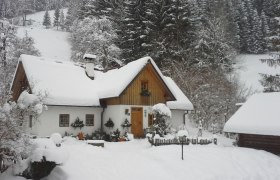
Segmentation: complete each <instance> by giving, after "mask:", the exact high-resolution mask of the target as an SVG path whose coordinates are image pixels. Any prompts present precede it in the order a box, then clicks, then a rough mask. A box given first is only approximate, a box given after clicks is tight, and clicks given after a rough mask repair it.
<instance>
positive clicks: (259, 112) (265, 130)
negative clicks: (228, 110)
mask: <svg viewBox="0 0 280 180" xmlns="http://www.w3.org/2000/svg"><path fill="white" fill-rule="evenodd" d="M279 108H280V93H277V92H275V93H260V94H254V95H253V96H251V97H250V98H249V99H248V100H247V101H246V102H245V103H244V104H243V105H242V106H241V107H240V108H239V109H238V111H237V112H236V113H235V114H234V115H233V116H232V117H231V118H230V119H229V120H228V121H227V123H226V124H225V127H224V131H225V132H230V133H237V134H238V135H239V138H238V145H239V146H241V147H250V148H256V149H263V150H267V151H270V152H273V153H277V154H280V109H279Z"/></svg>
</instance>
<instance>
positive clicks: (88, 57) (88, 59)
mask: <svg viewBox="0 0 280 180" xmlns="http://www.w3.org/2000/svg"><path fill="white" fill-rule="evenodd" d="M83 58H84V60H85V66H86V74H87V76H88V77H89V78H90V79H92V80H93V79H94V61H95V60H96V55H93V54H85V55H84V57H83Z"/></svg>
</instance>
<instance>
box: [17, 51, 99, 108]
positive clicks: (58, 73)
mask: <svg viewBox="0 0 280 180" xmlns="http://www.w3.org/2000/svg"><path fill="white" fill-rule="evenodd" d="M20 61H21V62H22V64H23V67H24V69H25V73H26V76H27V79H28V81H29V83H30V86H31V89H32V92H33V93H34V94H38V93H45V92H46V93H47V98H46V104H50V105H76V106H99V105H100V104H99V98H98V96H97V93H96V91H95V89H96V88H95V85H94V83H93V81H92V80H91V79H89V78H88V77H87V76H86V74H85V70H84V68H82V67H79V66H76V65H74V64H73V63H70V62H63V63H62V62H59V61H54V60H51V59H46V58H42V57H36V56H30V55H21V57H20Z"/></svg>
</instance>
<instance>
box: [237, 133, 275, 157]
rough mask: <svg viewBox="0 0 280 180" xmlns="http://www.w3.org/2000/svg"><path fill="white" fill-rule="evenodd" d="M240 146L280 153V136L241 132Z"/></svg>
mask: <svg viewBox="0 0 280 180" xmlns="http://www.w3.org/2000/svg"><path fill="white" fill-rule="evenodd" d="M238 146H240V147H248V148H254V149H262V150H266V151H268V152H272V153H274V154H280V136H267V135H254V134H239V140H238Z"/></svg>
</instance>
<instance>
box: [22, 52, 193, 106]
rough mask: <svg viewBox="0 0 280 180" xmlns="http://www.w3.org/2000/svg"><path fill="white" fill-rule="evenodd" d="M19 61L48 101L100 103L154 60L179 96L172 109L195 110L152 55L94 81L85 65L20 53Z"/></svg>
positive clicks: (118, 92)
mask: <svg viewBox="0 0 280 180" xmlns="http://www.w3.org/2000/svg"><path fill="white" fill-rule="evenodd" d="M20 61H21V62H22V64H23V67H24V70H25V73H26V76H27V78H28V81H29V83H30V84H31V87H32V92H33V93H40V92H44V91H46V92H47V93H48V98H47V100H46V103H47V104H51V105H73V106H99V105H100V104H99V100H100V99H105V98H111V97H118V96H120V95H121V93H122V92H123V91H124V90H125V89H126V88H127V87H128V85H129V84H130V83H131V82H132V81H133V79H134V78H135V77H136V76H137V75H138V74H139V73H140V72H141V71H142V69H143V68H144V67H145V66H146V65H147V64H148V63H151V64H152V66H153V67H154V69H155V70H156V72H157V73H158V75H159V76H160V78H161V79H162V81H163V82H164V84H165V85H166V88H167V89H168V91H170V93H172V94H171V95H172V96H173V97H175V98H176V101H169V102H168V103H167V104H168V105H170V108H171V109H184V110H192V109H193V105H192V103H191V102H190V101H189V100H188V98H187V97H186V96H185V95H184V94H183V92H182V91H181V90H180V89H179V87H178V86H177V85H176V84H175V82H174V81H172V79H170V78H167V77H165V76H163V74H162V73H161V71H160V70H159V68H158V67H157V65H156V64H155V62H154V61H153V60H152V58H150V57H145V58H141V59H138V60H136V61H133V62H131V63H128V64H127V65H125V66H123V67H122V68H119V69H114V70H110V71H108V72H106V73H103V72H100V71H96V72H95V79H94V80H91V79H90V78H88V77H87V76H86V73H85V70H84V68H83V67H81V66H79V65H78V64H75V63H72V62H61V61H58V60H52V59H46V58H42V57H36V56H30V55H21V57H20ZM175 98H173V99H175Z"/></svg>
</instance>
